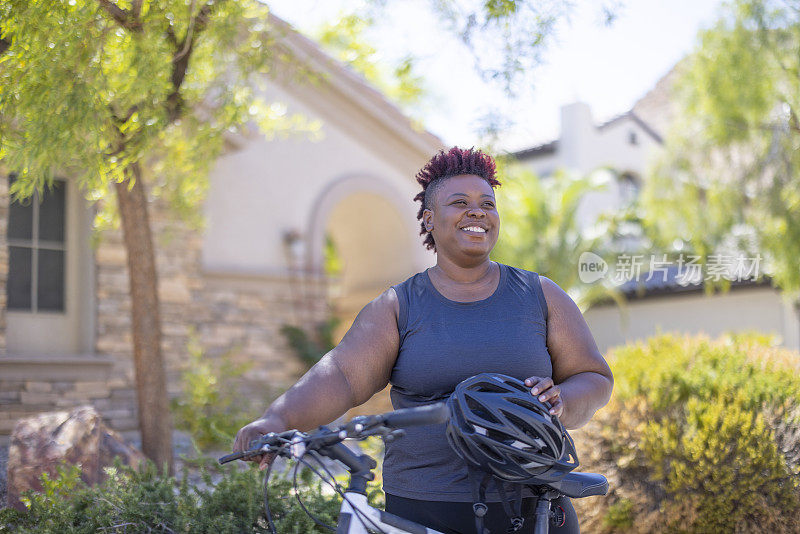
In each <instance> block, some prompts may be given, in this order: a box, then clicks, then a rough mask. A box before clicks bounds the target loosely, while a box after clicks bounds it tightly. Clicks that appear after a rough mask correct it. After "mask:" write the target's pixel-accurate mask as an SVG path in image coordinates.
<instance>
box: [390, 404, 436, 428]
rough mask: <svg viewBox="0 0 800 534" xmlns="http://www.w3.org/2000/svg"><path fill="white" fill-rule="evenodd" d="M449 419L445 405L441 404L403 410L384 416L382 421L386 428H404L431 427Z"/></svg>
mask: <svg viewBox="0 0 800 534" xmlns="http://www.w3.org/2000/svg"><path fill="white" fill-rule="evenodd" d="M449 418H450V413H449V411H448V409H447V405H446V404H445V403H443V402H437V403H436V404H430V405H428V406H420V407H419V408H403V409H400V410H395V411H393V412H389V413H386V414H384V417H383V421H384V424H385V425H386V426H388V427H393V428H404V427H407V426H418V425H433V424H436V423H444V422H447V420H448V419H449Z"/></svg>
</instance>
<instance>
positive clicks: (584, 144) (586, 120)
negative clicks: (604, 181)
mask: <svg viewBox="0 0 800 534" xmlns="http://www.w3.org/2000/svg"><path fill="white" fill-rule="evenodd" d="M594 135H596V128H595V125H594V121H593V120H592V110H591V108H590V107H589V104H587V103H585V102H574V103H572V104H567V105H565V106H561V137H560V138H559V140H558V145H559V146H558V151H559V157H560V159H561V165H562V166H564V167H566V168H568V169H573V170H577V171H580V172H586V171H588V169H585V168H584V166H585V162H584V160H585V159H586V157H587V156H588V150H589V147H590V146H591V143H592V140H593V139H592V138H593V136H594Z"/></svg>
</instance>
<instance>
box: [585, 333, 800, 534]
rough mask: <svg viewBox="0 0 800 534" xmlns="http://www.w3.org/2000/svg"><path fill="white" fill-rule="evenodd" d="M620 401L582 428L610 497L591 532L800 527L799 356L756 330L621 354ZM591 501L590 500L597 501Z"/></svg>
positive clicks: (617, 355)
mask: <svg viewBox="0 0 800 534" xmlns="http://www.w3.org/2000/svg"><path fill="white" fill-rule="evenodd" d="M609 363H610V365H611V367H612V370H613V372H614V377H615V391H614V396H613V398H612V400H611V402H610V403H609V404H608V406H607V407H606V408H604V409H603V410H601V411H600V412H598V414H597V416H596V417H595V419H594V420H593V421H592V423H590V424H589V425H587V426H586V427H585V428H584V429H582V430H581V431H579V432H576V433H575V437H576V440H577V441H578V442H579V448H578V452H579V454H580V455H581V463H582V466H581V468H582V470H585V471H597V472H600V473H603V474H605V475H606V476H607V477H608V478H609V482H610V487H611V491H610V493H609V496H608V497H606V498H600V499H588V500H587V502H580V501H576V503H575V504H576V507H577V508H578V509H579V510H580V512H579V513H580V516H581V518H582V522H583V524H584V529H586V530H589V531H592V532H595V531H597V532H692V533H705V532H709V533H716V532H751V531H769V532H798V531H800V496H798V486H799V484H798V478H797V472H798V467H800V466H798V459H799V458H800V418H799V417H798V413H800V412H798V409H797V405H798V402H800V377H799V376H798V373H797V370H798V366H800V355H798V354H796V353H793V352H791V351H788V350H785V349H779V348H777V347H776V346H775V345H774V343H773V342H772V340H771V339H769V338H767V337H765V336H762V335H756V334H749V335H732V336H727V337H723V338H720V339H717V340H710V339H708V338H705V337H688V336H686V337H681V336H673V335H662V336H658V337H655V338H652V339H650V340H648V341H647V342H646V343H640V344H636V345H628V346H625V347H621V348H617V349H615V350H614V351H613V353H612V354H611V355H610V357H609ZM588 501H591V502H588Z"/></svg>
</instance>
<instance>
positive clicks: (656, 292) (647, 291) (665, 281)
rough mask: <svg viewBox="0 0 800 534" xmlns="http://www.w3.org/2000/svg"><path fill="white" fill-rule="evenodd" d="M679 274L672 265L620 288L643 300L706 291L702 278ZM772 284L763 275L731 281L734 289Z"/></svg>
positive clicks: (645, 274) (629, 297) (676, 268)
mask: <svg viewBox="0 0 800 534" xmlns="http://www.w3.org/2000/svg"><path fill="white" fill-rule="evenodd" d="M678 274H679V271H678V266H677V265H671V266H669V267H668V268H667V269H666V270H665V272H664V273H663V274H662V273H660V272H658V273H653V276H652V278H650V280H648V279H647V278H648V274H647V273H642V275H641V276H640V277H639V278H638V279H636V280H628V281H627V282H625V283H623V284H622V285H621V286H619V287H618V289H619V290H620V291H621V292H622V294H623V295H625V298H627V299H628V300H641V299H647V298H652V297H659V296H666V295H685V294H690V293H700V292H702V291H704V287H705V284H704V282H703V281H702V280H700V281H696V282H688V283H687V282H685V281H682V280H681V278H680V277H679V276H678ZM771 285H772V283H771V281H770V279H769V278H767V277H762V278H759V279H757V280H753V279H750V278H747V279H744V280H733V281H731V286H730V288H731V290H733V289H741V288H745V287H764V286H771ZM610 303H611V302H609V304H610Z"/></svg>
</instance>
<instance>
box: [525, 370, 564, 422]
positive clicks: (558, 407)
mask: <svg viewBox="0 0 800 534" xmlns="http://www.w3.org/2000/svg"><path fill="white" fill-rule="evenodd" d="M525 385H526V386H528V387H529V388H531V394H532V395H533V396H535V397H537V398H538V399H539V400H540V401H542V402H549V403H550V413H551V414H552V415H555V416H556V417H561V415H562V414H563V413H564V401H563V400H561V388H560V387H558V386H557V385H555V384H554V383H553V379H552V378H550V377H541V376H532V377H530V378H526V379H525Z"/></svg>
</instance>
